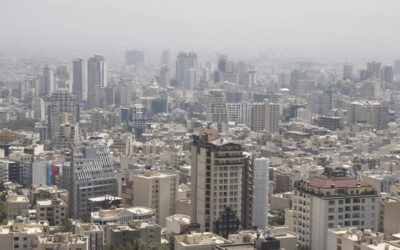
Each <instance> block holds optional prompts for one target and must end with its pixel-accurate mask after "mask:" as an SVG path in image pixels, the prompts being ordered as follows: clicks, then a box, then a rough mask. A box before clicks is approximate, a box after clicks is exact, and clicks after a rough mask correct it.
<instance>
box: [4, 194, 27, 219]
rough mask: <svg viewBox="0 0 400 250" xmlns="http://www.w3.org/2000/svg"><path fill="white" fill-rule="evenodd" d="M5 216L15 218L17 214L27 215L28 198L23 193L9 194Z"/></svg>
mask: <svg viewBox="0 0 400 250" xmlns="http://www.w3.org/2000/svg"><path fill="white" fill-rule="evenodd" d="M6 213H7V216H8V217H9V218H11V219H16V218H17V216H22V217H28V215H29V200H28V198H27V197H26V196H25V195H18V194H10V195H9V196H8V197H7V207H6Z"/></svg>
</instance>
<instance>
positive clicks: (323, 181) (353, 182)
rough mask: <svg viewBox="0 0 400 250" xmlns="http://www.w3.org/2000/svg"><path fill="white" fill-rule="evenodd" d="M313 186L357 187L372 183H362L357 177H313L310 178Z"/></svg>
mask: <svg viewBox="0 0 400 250" xmlns="http://www.w3.org/2000/svg"><path fill="white" fill-rule="evenodd" d="M309 183H310V185H311V186H313V187H316V188H333V187H334V188H357V187H370V185H368V184H365V183H362V182H361V181H359V180H357V179H355V178H349V177H343V178H323V177H313V178H310V179H309Z"/></svg>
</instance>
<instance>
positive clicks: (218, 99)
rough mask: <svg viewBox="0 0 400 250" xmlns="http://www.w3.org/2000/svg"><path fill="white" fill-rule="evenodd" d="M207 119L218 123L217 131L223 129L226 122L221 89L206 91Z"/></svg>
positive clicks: (226, 114) (224, 102)
mask: <svg viewBox="0 0 400 250" xmlns="http://www.w3.org/2000/svg"><path fill="white" fill-rule="evenodd" d="M207 120H208V121H211V122H213V123H216V124H217V125H218V131H224V130H225V129H226V126H227V122H228V112H227V110H226V99H225V93H224V91H223V90H221V89H214V90H210V91H209V93H208V107H207Z"/></svg>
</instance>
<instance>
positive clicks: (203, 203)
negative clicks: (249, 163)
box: [190, 127, 252, 233]
mask: <svg viewBox="0 0 400 250" xmlns="http://www.w3.org/2000/svg"><path fill="white" fill-rule="evenodd" d="M191 153H192V154H191V157H192V168H191V193H190V195H191V205H192V209H193V212H192V222H197V223H199V224H200V227H201V230H202V231H215V227H216V226H217V224H218V228H219V229H221V228H223V227H225V228H229V225H221V223H220V222H221V219H223V218H221V216H223V214H224V212H225V211H226V209H227V208H229V209H230V210H231V211H232V212H233V214H234V215H236V217H238V218H239V219H240V221H241V222H242V221H248V218H244V217H248V216H251V213H250V214H249V213H242V210H243V209H244V208H243V206H242V205H243V203H245V204H247V205H249V206H250V207H251V196H252V195H251V194H250V195H249V193H248V191H249V190H252V188H250V187H248V186H246V185H245V184H249V183H251V182H248V181H246V182H245V181H244V179H247V177H249V176H246V173H247V174H249V172H247V171H246V164H245V156H244V154H243V149H242V146H241V145H240V144H238V143H235V142H232V141H228V140H225V139H222V138H219V134H218V131H217V130H216V129H214V128H211V127H205V128H200V130H199V131H198V133H196V134H194V135H193V142H192V149H191ZM244 200H246V201H244ZM222 221H223V220H222ZM228 224H229V222H228ZM250 224H251V222H250ZM233 226H235V225H233ZM232 229H233V231H234V230H235V228H230V229H227V230H232ZM231 232H232V231H231ZM232 233H233V232H232Z"/></svg>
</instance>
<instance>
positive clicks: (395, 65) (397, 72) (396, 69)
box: [394, 60, 400, 75]
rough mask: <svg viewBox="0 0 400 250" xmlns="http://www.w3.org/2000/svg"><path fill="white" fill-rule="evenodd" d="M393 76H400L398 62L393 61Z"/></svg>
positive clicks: (399, 63) (399, 62) (399, 64)
mask: <svg viewBox="0 0 400 250" xmlns="http://www.w3.org/2000/svg"><path fill="white" fill-rule="evenodd" d="M394 74H396V75H400V60H396V61H394Z"/></svg>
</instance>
